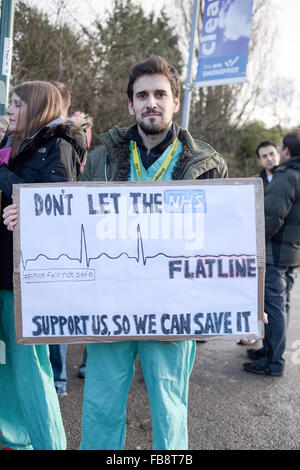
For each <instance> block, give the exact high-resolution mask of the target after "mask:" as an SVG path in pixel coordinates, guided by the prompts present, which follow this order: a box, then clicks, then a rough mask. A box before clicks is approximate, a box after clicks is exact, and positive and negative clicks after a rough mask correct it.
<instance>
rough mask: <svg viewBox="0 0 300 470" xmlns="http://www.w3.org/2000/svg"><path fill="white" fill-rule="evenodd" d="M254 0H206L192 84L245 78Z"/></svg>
mask: <svg viewBox="0 0 300 470" xmlns="http://www.w3.org/2000/svg"><path fill="white" fill-rule="evenodd" d="M252 6H253V0H218V1H216V0H205V7H204V12H203V21H202V32H201V39H200V47H199V56H198V71H197V76H196V81H195V84H194V86H198V87H203V86H215V85H225V84H228V83H237V82H244V81H245V80H246V69H247V63H248V50H249V40H250V35H251V20H252Z"/></svg>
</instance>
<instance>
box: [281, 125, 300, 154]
mask: <svg viewBox="0 0 300 470" xmlns="http://www.w3.org/2000/svg"><path fill="white" fill-rule="evenodd" d="M282 148H288V149H289V152H290V155H291V157H300V129H295V130H292V131H291V132H288V133H287V134H285V135H284V137H283V139H282Z"/></svg>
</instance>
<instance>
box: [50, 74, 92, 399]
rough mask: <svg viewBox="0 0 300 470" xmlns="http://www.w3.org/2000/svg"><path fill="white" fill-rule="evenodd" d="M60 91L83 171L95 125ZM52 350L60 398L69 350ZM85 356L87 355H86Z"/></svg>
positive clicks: (64, 393)
mask: <svg viewBox="0 0 300 470" xmlns="http://www.w3.org/2000/svg"><path fill="white" fill-rule="evenodd" d="M51 83H52V84H53V85H54V86H55V87H56V88H57V89H58V91H59V92H60V94H61V97H62V104H63V107H62V116H63V117H64V118H65V119H66V122H67V123H68V125H69V126H70V127H71V128H72V127H74V128H75V129H77V131H79V130H80V132H78V137H80V141H81V146H82V149H83V150H84V153H83V155H82V156H81V165H80V172H82V171H83V168H84V165H85V162H86V157H87V152H88V149H89V147H90V145H91V129H92V125H93V121H92V119H91V118H90V117H89V116H88V115H86V114H84V113H81V112H79V111H76V112H74V113H72V114H70V115H69V108H70V106H71V94H70V92H69V90H68V88H67V86H66V85H65V84H64V83H62V82H58V81H52V82H51ZM49 350H50V361H51V365H52V369H53V374H54V384H55V388H56V392H57V395H58V397H59V398H60V399H62V398H64V397H66V396H67V395H68V393H67V380H68V379H67V351H68V345H67V344H51V345H50V346H49ZM84 358H85V356H84ZM84 358H83V364H82V365H81V366H80V367H83V369H82V370H83V371H84V367H85V364H84V362H85V361H86V359H84Z"/></svg>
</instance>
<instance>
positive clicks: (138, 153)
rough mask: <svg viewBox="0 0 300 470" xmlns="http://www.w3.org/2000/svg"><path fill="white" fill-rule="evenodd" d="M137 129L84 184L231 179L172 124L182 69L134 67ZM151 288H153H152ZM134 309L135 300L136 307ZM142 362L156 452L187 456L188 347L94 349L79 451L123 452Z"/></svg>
mask: <svg viewBox="0 0 300 470" xmlns="http://www.w3.org/2000/svg"><path fill="white" fill-rule="evenodd" d="M127 92H128V109H129V113H130V114H131V115H132V116H135V119H136V124H135V125H133V126H132V127H130V128H129V129H127V130H121V129H119V128H118V127H117V126H114V127H113V128H112V129H110V130H109V131H108V132H107V133H106V134H104V135H102V136H101V140H102V142H103V144H102V145H101V146H99V147H97V148H96V149H95V150H94V151H93V152H91V153H90V155H89V157H88V160H87V164H86V166H85V170H84V172H83V174H82V177H81V181H147V180H148V181H152V180H153V181H169V180H181V179H207V178H225V177H227V167H226V164H225V162H224V160H223V159H222V157H221V156H220V155H219V154H218V153H217V152H216V151H215V150H214V149H212V148H211V147H210V146H209V145H207V144H205V143H203V142H200V141H198V140H197V141H196V140H194V139H193V138H192V136H191V135H190V134H189V133H188V132H187V131H186V130H184V129H181V128H180V127H179V126H178V125H177V124H176V123H175V122H173V114H174V113H176V112H177V111H178V110H179V107H180V101H179V94H180V82H179V77H178V73H177V71H176V69H175V68H174V67H173V66H171V65H169V64H168V63H167V62H166V61H165V59H163V58H161V57H159V56H151V57H150V58H148V59H147V60H145V61H144V62H140V63H138V64H136V65H135V66H134V67H133V68H132V71H131V75H130V78H129V83H128V90H127ZM149 287H150V286H149ZM132 301H133V302H134V299H132ZM137 355H139V359H140V362H141V366H142V369H143V373H144V377H145V381H146V385H147V390H148V394H149V401H150V406H151V413H152V424H153V446H154V448H155V449H186V448H187V447H188V436H187V401H188V384H189V376H190V373H191V370H192V366H193V361H194V356H195V342H194V341H190V340H188V341H187V340H184V341H174V342H170V343H164V342H161V341H120V342H114V343H97V344H88V362H87V371H86V382H85V391H84V404H83V416H82V442H81V449H83V450H87V449H110V450H111V449H122V448H123V447H124V442H125V427H126V402H127V396H128V391H129V386H130V383H131V380H132V377H133V374H134V365H133V364H134V360H135V359H136V357H137Z"/></svg>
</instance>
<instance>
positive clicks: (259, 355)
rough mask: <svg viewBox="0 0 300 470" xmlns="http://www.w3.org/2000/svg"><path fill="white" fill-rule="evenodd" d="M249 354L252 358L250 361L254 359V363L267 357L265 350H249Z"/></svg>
mask: <svg viewBox="0 0 300 470" xmlns="http://www.w3.org/2000/svg"><path fill="white" fill-rule="evenodd" d="M247 354H248V356H249V357H250V359H253V360H254V361H258V359H261V358H262V357H264V356H265V355H266V354H265V350H264V348H260V349H247Z"/></svg>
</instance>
